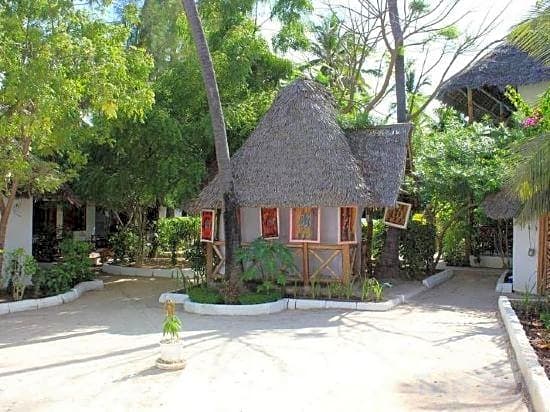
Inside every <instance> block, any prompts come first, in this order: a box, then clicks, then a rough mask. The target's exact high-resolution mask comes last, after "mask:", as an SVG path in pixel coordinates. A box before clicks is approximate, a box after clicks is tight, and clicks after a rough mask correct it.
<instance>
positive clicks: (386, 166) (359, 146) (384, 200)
mask: <svg viewBox="0 0 550 412" xmlns="http://www.w3.org/2000/svg"><path fill="white" fill-rule="evenodd" d="M410 131H411V125H410V124H409V123H401V124H394V125H389V126H378V127H372V128H368V129H360V130H354V131H349V132H347V133H346V136H347V138H348V142H349V145H350V147H351V151H352V152H353V154H354V155H355V156H356V157H357V158H358V159H359V160H360V163H361V168H362V171H363V176H364V178H365V183H366V184H367V187H368V188H369V189H370V191H371V197H372V203H371V204H370V205H369V206H391V205H393V204H394V203H395V201H396V199H397V195H398V194H399V187H400V186H401V182H402V181H403V174H404V172H405V168H404V167H403V161H404V159H406V157H407V142H408V136H409V133H410Z"/></svg>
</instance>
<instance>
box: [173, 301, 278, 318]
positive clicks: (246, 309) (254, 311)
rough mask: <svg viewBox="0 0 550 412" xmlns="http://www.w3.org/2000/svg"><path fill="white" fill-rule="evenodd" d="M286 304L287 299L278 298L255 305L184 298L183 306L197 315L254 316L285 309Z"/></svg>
mask: <svg viewBox="0 0 550 412" xmlns="http://www.w3.org/2000/svg"><path fill="white" fill-rule="evenodd" d="M287 305H288V301H287V299H280V300H278V301H276V302H268V303H260V304H257V305H216V304H208V303H196V302H191V301H190V300H186V301H185V303H184V304H183V307H184V309H185V311H186V312H191V313H196V314H198V315H225V316H255V315H268V314H270V313H277V312H282V311H283V310H286V308H287Z"/></svg>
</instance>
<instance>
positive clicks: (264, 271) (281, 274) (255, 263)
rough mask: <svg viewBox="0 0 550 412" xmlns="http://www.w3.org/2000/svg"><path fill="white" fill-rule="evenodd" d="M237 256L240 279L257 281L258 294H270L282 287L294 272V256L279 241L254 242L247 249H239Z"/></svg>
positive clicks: (262, 240) (259, 240)
mask: <svg viewBox="0 0 550 412" xmlns="http://www.w3.org/2000/svg"><path fill="white" fill-rule="evenodd" d="M237 256H238V258H239V259H240V261H241V262H242V263H243V267H244V271H243V274H242V279H243V280H245V281H251V280H253V281H259V282H261V285H260V286H258V290H257V291H258V292H267V293H269V292H271V291H273V290H276V289H277V286H279V287H284V286H285V284H286V278H287V275H288V274H291V273H293V272H295V271H296V266H295V264H294V255H293V254H292V252H291V251H290V249H289V248H287V247H286V246H285V245H283V244H282V243H281V242H279V241H267V240H264V239H261V238H258V239H256V240H254V241H253V242H252V243H251V244H250V245H249V246H248V247H243V248H240V249H239V250H238V252H237Z"/></svg>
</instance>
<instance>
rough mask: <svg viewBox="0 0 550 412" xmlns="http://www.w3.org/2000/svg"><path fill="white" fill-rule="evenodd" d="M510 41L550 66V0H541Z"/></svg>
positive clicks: (511, 35) (512, 34)
mask: <svg viewBox="0 0 550 412" xmlns="http://www.w3.org/2000/svg"><path fill="white" fill-rule="evenodd" d="M508 38H509V40H510V41H511V42H512V43H514V44H515V45H516V46H518V47H520V48H521V49H523V50H525V51H526V52H527V53H529V54H530V55H532V56H533V57H536V58H537V59H539V60H540V61H542V62H543V63H544V64H545V65H547V66H550V47H548V45H549V44H550V0H540V1H538V2H537V5H536V6H535V7H534V8H533V10H532V11H531V12H530V14H529V16H528V17H527V19H525V20H524V21H523V22H521V23H520V24H518V25H517V26H516V27H515V28H514V30H512V32H511V33H510V35H509V36H508Z"/></svg>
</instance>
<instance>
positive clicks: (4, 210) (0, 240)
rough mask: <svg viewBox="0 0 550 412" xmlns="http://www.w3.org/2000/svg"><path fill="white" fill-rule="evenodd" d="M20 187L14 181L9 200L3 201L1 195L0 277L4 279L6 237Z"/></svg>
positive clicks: (0, 195)
mask: <svg viewBox="0 0 550 412" xmlns="http://www.w3.org/2000/svg"><path fill="white" fill-rule="evenodd" d="M18 187H19V185H18V182H17V181H14V182H13V183H12V186H11V188H10V194H9V196H8V198H7V199H3V198H2V194H0V277H2V273H3V272H2V270H3V265H4V253H5V252H6V250H5V247H6V236H7V234H8V221H9V219H10V214H11V210H12V208H13V204H14V203H15V197H16V196H17V189H18Z"/></svg>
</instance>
